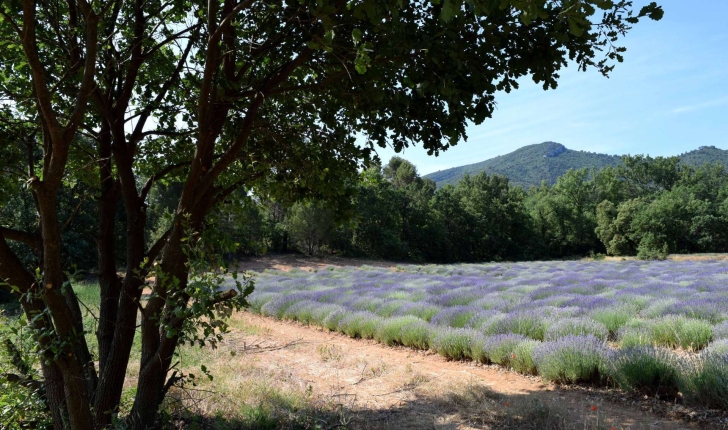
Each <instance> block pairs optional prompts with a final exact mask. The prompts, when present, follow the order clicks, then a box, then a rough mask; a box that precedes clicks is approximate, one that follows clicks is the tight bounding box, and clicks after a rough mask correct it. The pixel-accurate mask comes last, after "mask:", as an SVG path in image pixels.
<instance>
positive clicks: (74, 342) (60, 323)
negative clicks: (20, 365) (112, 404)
mask: <svg viewBox="0 0 728 430" xmlns="http://www.w3.org/2000/svg"><path fill="white" fill-rule="evenodd" d="M33 185H35V186H36V192H37V194H38V202H39V209H40V223H41V229H42V232H43V286H42V288H41V290H42V293H41V296H42V298H43V301H44V302H45V305H46V306H47V308H48V309H49V310H50V311H51V315H52V316H53V323H54V326H55V333H56V339H55V341H56V342H57V345H56V349H57V352H56V357H54V360H55V362H56V363H57V365H58V367H59V368H60V370H61V374H62V377H63V383H64V388H65V398H66V405H67V411H68V422H69V424H70V426H71V428H72V429H74V430H87V429H88V430H91V429H92V420H91V411H90V409H89V405H90V404H89V397H90V396H89V394H90V393H89V392H88V388H89V386H88V385H87V379H86V377H87V371H88V370H89V369H88V368H87V364H88V363H85V362H83V361H85V358H86V357H84V354H83V349H84V347H83V346H84V345H85V339H84V338H83V334H82V333H83V331H81V333H78V332H77V327H78V323H79V322H82V321H74V317H76V318H77V317H78V315H79V314H78V313H77V312H76V309H74V308H72V307H70V306H69V302H73V301H76V298H75V295H73V294H72V293H71V294H64V293H63V289H64V274H63V270H62V265H61V235H60V231H59V228H58V218H57V202H56V196H57V191H56V190H57V187H53V186H48V187H45V186H44V185H46V184H43V183H41V184H37V183H36V184H33ZM67 299H68V301H67ZM76 305H78V302H77V301H76ZM54 424H55V425H56V426H58V425H59V424H58V423H54Z"/></svg>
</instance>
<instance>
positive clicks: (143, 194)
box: [139, 161, 190, 201]
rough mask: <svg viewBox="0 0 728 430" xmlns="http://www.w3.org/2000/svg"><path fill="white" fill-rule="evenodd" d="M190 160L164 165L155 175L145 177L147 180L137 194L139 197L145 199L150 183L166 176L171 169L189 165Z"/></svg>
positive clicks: (150, 186)
mask: <svg viewBox="0 0 728 430" xmlns="http://www.w3.org/2000/svg"><path fill="white" fill-rule="evenodd" d="M189 165H190V162H189V161H187V162H184V163H178V164H170V165H169V166H167V167H165V168H164V169H162V170H160V171H159V172H157V174H156V175H154V176H152V177H151V178H149V179H147V182H146V183H145V184H144V187H143V188H142V192H141V193H140V194H139V198H140V199H141V200H142V201H144V200H146V199H147V194H149V191H150V190H151V189H152V185H154V183H155V182H157V181H158V180H160V179H162V178H163V177H165V176H167V174H169V173H170V172H172V171H173V170H176V169H179V168H180V167H184V166H189Z"/></svg>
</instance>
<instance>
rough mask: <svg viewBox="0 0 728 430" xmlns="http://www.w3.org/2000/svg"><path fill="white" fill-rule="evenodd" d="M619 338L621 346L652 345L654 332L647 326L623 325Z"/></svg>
mask: <svg viewBox="0 0 728 430" xmlns="http://www.w3.org/2000/svg"><path fill="white" fill-rule="evenodd" d="M617 339H618V340H619V346H620V348H631V347H635V346H642V345H652V334H651V332H650V330H649V329H648V328H647V327H622V328H621V329H620V330H619V333H618V334H617Z"/></svg>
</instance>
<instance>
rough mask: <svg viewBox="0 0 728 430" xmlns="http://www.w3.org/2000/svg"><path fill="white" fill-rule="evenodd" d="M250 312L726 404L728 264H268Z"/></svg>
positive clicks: (547, 373)
mask: <svg viewBox="0 0 728 430" xmlns="http://www.w3.org/2000/svg"><path fill="white" fill-rule="evenodd" d="M250 302H251V311H252V312H255V313H260V314H263V315H266V316H271V317H275V318H279V319H288V320H294V321H300V322H302V323H306V324H312V325H317V326H321V327H325V328H327V329H329V330H332V331H339V332H342V333H345V334H346V335H349V336H351V337H362V338H373V339H376V340H377V341H379V342H382V343H384V344H387V345H404V346H407V347H412V348H418V349H430V350H433V351H436V352H437V353H439V354H441V355H443V356H445V357H447V358H451V359H457V360H460V359H472V360H476V361H479V362H482V363H495V364H500V365H502V366H506V367H509V368H512V369H514V370H516V371H518V372H521V373H525V374H539V375H541V376H542V377H544V378H545V379H547V380H550V381H554V382H558V383H597V384H608V385H616V386H619V387H621V388H622V389H624V390H627V391H633V392H639V393H641V394H646V395H658V396H661V397H662V398H668V399H677V400H685V401H687V402H691V403H695V404H701V405H704V406H708V407H714V408H728V266H726V264H725V263H723V262H718V261H701V262H696V261H691V262H676V261H660V262H642V261H624V262H601V261H595V262H574V261H568V262H534V263H503V264H482V265H451V266H401V267H398V268H397V269H396V270H389V269H384V268H374V267H363V268H333V267H330V268H327V269H326V270H321V271H318V272H305V271H300V270H293V271H291V272H274V271H266V272H264V273H262V274H260V275H259V276H258V277H257V280H256V289H255V292H254V293H253V294H252V296H251V298H250Z"/></svg>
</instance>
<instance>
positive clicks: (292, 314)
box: [283, 300, 319, 324]
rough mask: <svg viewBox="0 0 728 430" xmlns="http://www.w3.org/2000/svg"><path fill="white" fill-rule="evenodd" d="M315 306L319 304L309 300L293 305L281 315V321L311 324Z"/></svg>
mask: <svg viewBox="0 0 728 430" xmlns="http://www.w3.org/2000/svg"><path fill="white" fill-rule="evenodd" d="M316 306H319V304H318V303H316V302H312V301H311V300H302V301H300V302H297V303H294V304H292V305H291V306H289V307H288V309H286V311H285V312H284V313H283V319H287V320H291V321H299V322H301V323H303V324H308V323H309V322H311V319H312V316H313V310H314V308H315V307H316Z"/></svg>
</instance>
